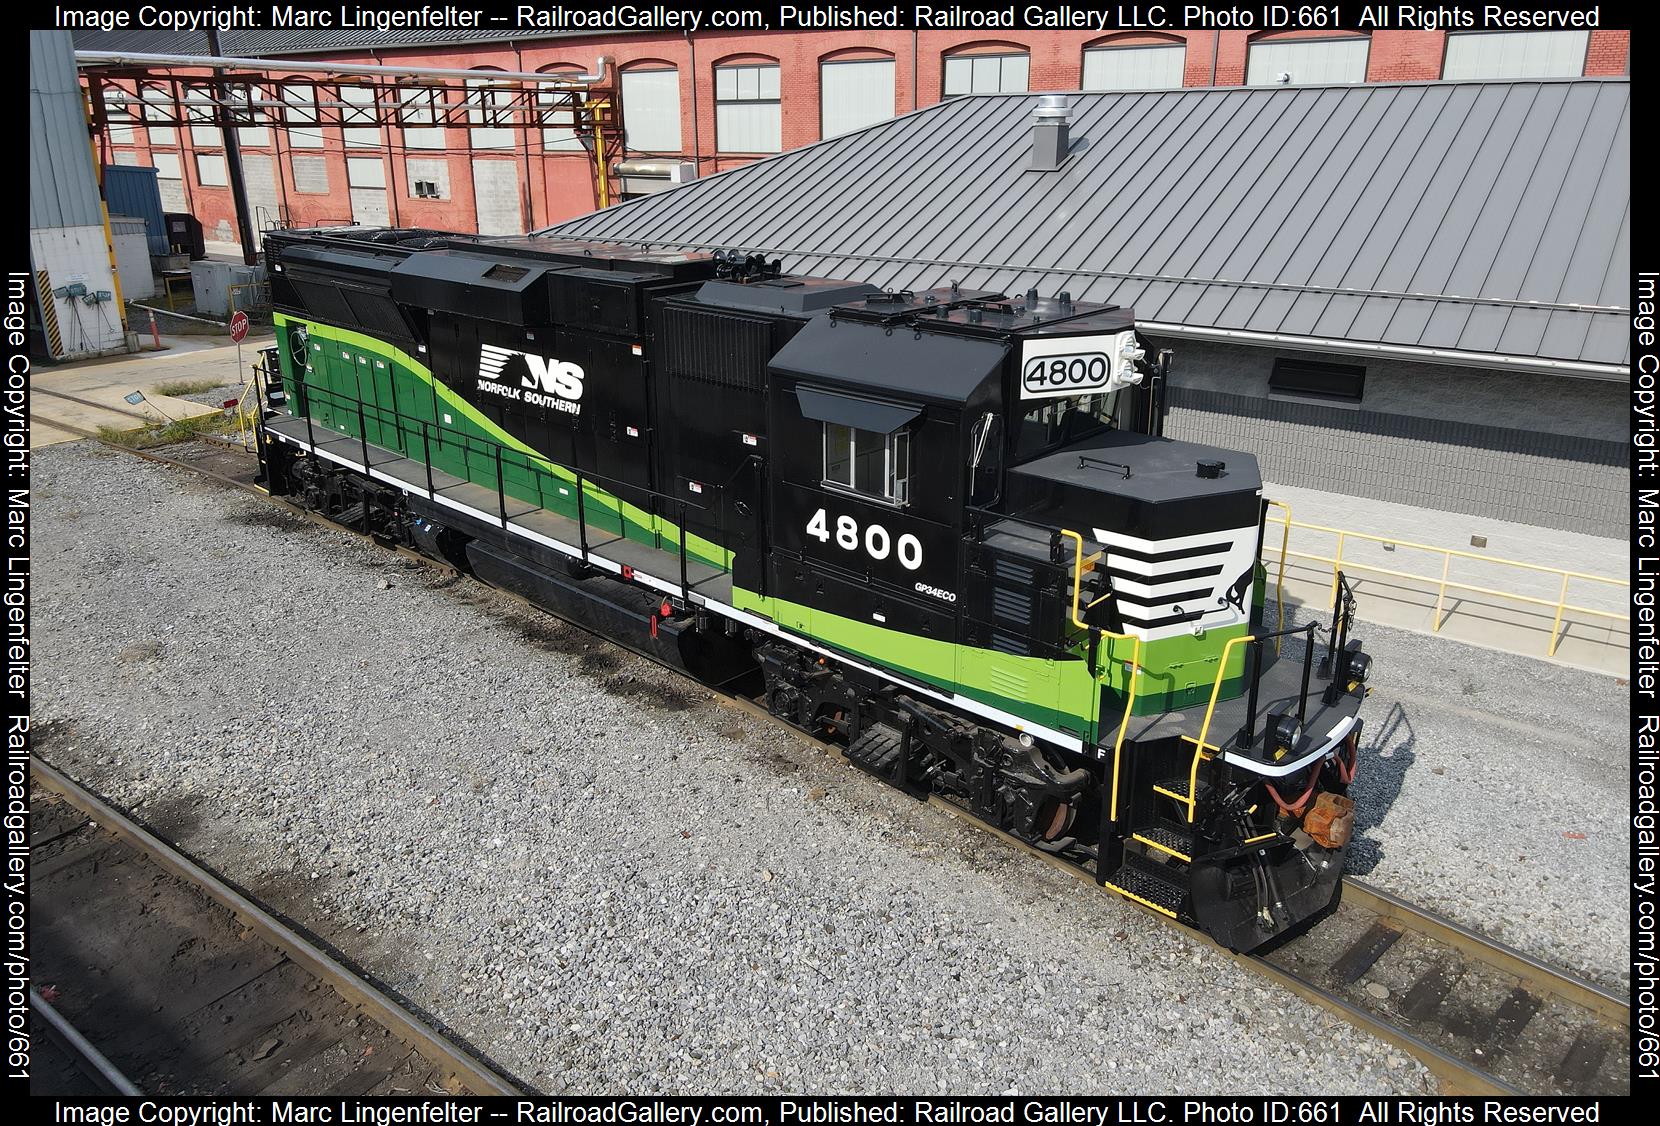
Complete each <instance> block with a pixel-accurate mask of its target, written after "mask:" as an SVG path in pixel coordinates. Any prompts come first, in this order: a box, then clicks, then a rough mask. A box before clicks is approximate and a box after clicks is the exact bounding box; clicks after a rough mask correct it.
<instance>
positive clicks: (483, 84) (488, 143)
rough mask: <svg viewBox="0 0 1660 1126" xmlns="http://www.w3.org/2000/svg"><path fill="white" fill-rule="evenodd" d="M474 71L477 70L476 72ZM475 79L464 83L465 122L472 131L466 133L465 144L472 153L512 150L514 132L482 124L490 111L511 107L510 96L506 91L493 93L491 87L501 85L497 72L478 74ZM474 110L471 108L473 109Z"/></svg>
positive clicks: (488, 71) (487, 71)
mask: <svg viewBox="0 0 1660 1126" xmlns="http://www.w3.org/2000/svg"><path fill="white" fill-rule="evenodd" d="M475 69H476V68H475ZM478 73H479V77H478V78H468V79H465V83H466V86H467V87H468V93H467V106H468V109H467V122H468V124H469V125H471V126H472V128H470V129H468V130H467V143H468V144H470V145H471V146H472V147H473V148H475V149H487V150H496V149H511V148H512V147H513V130H511V129H506V128H503V127H502V126H499V125H486V124H484V122H485V121H486V120H487V118H488V117H489V116H490V113H491V111H494V110H500V109H504V108H506V107H507V106H508V105H510V104H511V101H512V95H511V94H510V93H508V92H507V91H505V90H492V89H490V87H491V86H493V85H495V84H496V83H498V82H501V81H502V77H501V73H500V72H499V71H491V70H487V69H485V70H479V72H478ZM475 105H476V106H477V108H476V109H475V108H473V107H474V106H475Z"/></svg>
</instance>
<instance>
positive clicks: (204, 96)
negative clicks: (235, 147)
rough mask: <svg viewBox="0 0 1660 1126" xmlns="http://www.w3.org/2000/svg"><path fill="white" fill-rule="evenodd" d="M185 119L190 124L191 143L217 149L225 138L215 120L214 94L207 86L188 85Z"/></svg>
mask: <svg viewBox="0 0 1660 1126" xmlns="http://www.w3.org/2000/svg"><path fill="white" fill-rule="evenodd" d="M184 119H185V120H186V121H188V122H190V123H191V125H190V143H191V145H193V146H194V147H196V148H199V149H217V148H221V147H223V146H224V143H225V139H224V137H222V136H221V135H220V133H219V126H218V124H217V123H216V122H215V120H214V114H213V95H212V94H210V93H208V89H207V87H206V86H187V87H185V91H184Z"/></svg>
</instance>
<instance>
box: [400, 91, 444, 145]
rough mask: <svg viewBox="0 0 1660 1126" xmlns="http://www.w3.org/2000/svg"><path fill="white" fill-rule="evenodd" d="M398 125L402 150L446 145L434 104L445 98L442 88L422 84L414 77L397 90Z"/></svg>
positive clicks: (438, 103)
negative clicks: (401, 138)
mask: <svg viewBox="0 0 1660 1126" xmlns="http://www.w3.org/2000/svg"><path fill="white" fill-rule="evenodd" d="M396 97H397V102H398V124H399V126H400V132H401V133H402V135H403V146H404V148H406V149H442V148H444V147H445V146H446V144H447V142H446V140H445V136H446V134H445V132H444V127H443V126H442V125H440V124H438V121H439V116H438V114H439V110H438V106H439V105H440V104H441V103H443V102H444V101H446V100H447V96H446V94H445V93H444V91H443V89H442V88H434V87H432V86H424V85H421V84H420V83H419V80H416V81H415V82H414V83H412V84H411V85H410V87H409V88H407V89H402V90H399V91H398V92H397V95H396Z"/></svg>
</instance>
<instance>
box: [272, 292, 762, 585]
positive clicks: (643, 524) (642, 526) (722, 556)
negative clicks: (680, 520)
mask: <svg viewBox="0 0 1660 1126" xmlns="http://www.w3.org/2000/svg"><path fill="white" fill-rule="evenodd" d="M272 322H273V324H275V325H276V327H277V328H278V329H281V328H283V327H284V326H286V325H288V324H290V323H299V324H303V325H305V327H306V331H307V333H308V335H311V336H315V337H316V338H318V339H319V340H321V341H324V342H332V343H335V344H342V345H345V346H347V347H350V348H356V349H357V350H358V351H360V352H365V353H369V354H371V355H377V356H380V357H381V358H382V359H385V360H386V361H387V362H388V363H390V364H392V365H394V367H395V368H397V369H400V370H402V371H405V372H408V373H409V374H411V375H414V376H416V377H417V378H418V379H420V380H422V381H423V382H424V383H426V384H428V385H430V386H431V388H432V389H433V391H434V392H435V393H436V394H437V396H438V398H439V399H440V400H441V401H442V402H443V404H444V406H445V407H447V408H448V409H449V410H450V411H451V412H452V413H454V414H458V415H460V416H461V417H463V418H465V419H466V420H467V421H468V422H470V423H471V424H472V425H473V426H474V427H476V428H477V429H478V430H479V431H481V432H482V433H483V434H484V435H485V436H486V437H488V438H489V439H490V440H491V441H493V442H495V443H497V444H498V445H500V446H502V447H504V448H506V449H511V450H513V451H515V452H516V453H521V454H524V455H526V460H527V463H528V464H529V466H531V467H534V468H539V469H541V470H543V471H545V472H547V473H549V474H551V475H553V476H555V477H557V478H559V479H560V480H563V481H567V482H569V483H571V484H573V485H574V484H575V483H576V479H577V475H576V473H575V472H574V471H573V470H570V469H567V468H566V467H565V466H562V465H559V464H558V463H556V462H552V461H549V460H548V459H547V458H546V457H545V456H544V455H542V454H541V453H540V452H538V451H537V450H536V449H534V448H533V447H531V446H530V445H528V444H527V443H525V442H524V441H522V440H521V439H519V438H517V437H515V436H513V435H512V434H510V433H508V432H507V431H506V430H504V429H502V428H501V427H500V426H498V425H497V424H496V423H494V422H492V421H491V420H490V419H489V418H488V417H486V416H485V415H484V414H483V412H481V411H480V410H479V409H478V408H477V407H475V406H474V405H473V404H472V403H470V402H468V401H467V400H466V399H464V398H462V397H461V396H460V395H459V394H457V393H456V392H455V391H454V390H453V389H452V388H451V387H450V386H449V385H448V384H446V383H445V382H444V381H443V380H442V379H439V378H438V377H436V376H435V375H434V374H433V372H432V370H431V369H430V368H428V367H427V366H426V365H425V364H423V363H422V362H421V361H420V360H418V359H416V358H415V357H414V356H411V355H409V353H407V352H405V351H403V350H402V349H401V348H398V347H396V346H394V345H392V344H388V343H386V342H385V341H384V340H378V339H376V338H375V337H373V336H367V335H365V334H363V333H361V332H354V331H353V330H351V329H345V328H339V327H337V326H334V325H321V324H318V323H316V322H315V321H305V320H299V319H297V318H292V317H288V316H285V315H283V314H281V313H277V314H274V315H273V316H272ZM279 355H280V356H281V358H282V362H283V366H284V372H285V374H291V370H290V368H291V361H290V358H289V356H288V349H287V348H282V349H280V351H279ZM313 374H314V375H316V374H320V373H313ZM308 386H310V387H311V389H312V390H313V391H315V392H317V393H318V397H319V398H321V397H323V396H324V395H327V394H328V393H329V388H328V387H326V386H325V387H317V386H316V384H315V383H311V382H310V381H308ZM353 397H354V398H355V397H356V396H353ZM375 406H377V407H378V406H379V404H375ZM382 409H383V410H387V413H391V412H390V410H389V409H388V408H382ZM356 413H357V410H356V407H355V405H354V407H353V414H354V416H355V415H356ZM396 417H405V416H402V415H397V416H396ZM455 432H456V433H464V432H462V431H455ZM476 483H479V484H483V483H484V482H476ZM491 484H492V487H493V482H492V483H491ZM583 497H584V500H585V502H586V501H592V502H595V503H597V504H598V505H599V506H600V507H601V508H603V509H606V510H608V511H610V512H612V513H616V514H618V515H619V516H620V517H621V518H622V519H624V520H626V521H627V522H628V523H630V524H632V525H634V526H635V527H636V528H637V529H639V531H640V532H642V533H644V535H646V536H651V537H655V536H657V535H662V536H665V537H667V538H669V539H672V540H674V541H675V542H676V543H677V544H678V542H679V538H680V526H679V524H677V523H675V522H673V521H670V520H668V519H666V518H664V517H662V516H657V515H654V514H653V513H650V512H647V511H645V510H644V509H642V508H639V507H638V506H636V505H633V504H630V503H629V502H628V501H625V500H623V499H621V498H620V497H617V496H616V495H614V494H612V493H610V492H607V491H606V490H604V489H602V488H600V487H598V486H597V485H594V484H593V483H592V482H588V481H584V482H583ZM686 554H687V555H689V556H691V557H692V558H695V559H697V560H699V561H701V562H703V563H706V564H708V565H709V566H711V567H719V568H720V569H722V570H731V568H732V552H731V551H730V550H728V549H727V548H725V547H723V546H722V545H720V544H717V543H714V542H712V541H710V540H707V539H704V538H703V537H702V536H699V535H696V534H694V533H692V532H687V533H686Z"/></svg>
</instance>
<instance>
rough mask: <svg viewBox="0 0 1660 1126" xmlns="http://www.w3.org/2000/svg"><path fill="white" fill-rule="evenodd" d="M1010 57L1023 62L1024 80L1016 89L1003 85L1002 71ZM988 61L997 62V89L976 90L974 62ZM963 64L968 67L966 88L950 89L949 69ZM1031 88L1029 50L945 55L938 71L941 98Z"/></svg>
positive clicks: (1006, 92)
mask: <svg viewBox="0 0 1660 1126" xmlns="http://www.w3.org/2000/svg"><path fill="white" fill-rule="evenodd" d="M1010 59H1019V60H1021V62H1023V63H1024V64H1025V68H1026V81H1025V82H1024V83H1022V85H1021V86H1020V88H1019V89H1018V90H1016V89H1012V88H1010V87H1006V86H1005V85H1004V81H1005V74H1004V72H1005V70H1006V69H1007V67H1008V61H1009V60H1010ZM989 61H996V63H997V89H995V90H976V89H975V88H974V71H975V64H976V63H981V62H989ZM964 66H966V67H967V68H968V89H966V90H952V89H951V71H952V69H953V68H958V69H960V68H961V67H964ZM1031 88H1032V53H1031V52H1030V51H987V52H985V53H983V54H977V53H969V54H962V55H947V56H945V64H944V66H943V68H942V69H941V71H940V96H941V97H943V98H961V97H965V96H967V95H969V94H1021V93H1026V92H1028V91H1030V90H1031Z"/></svg>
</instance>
